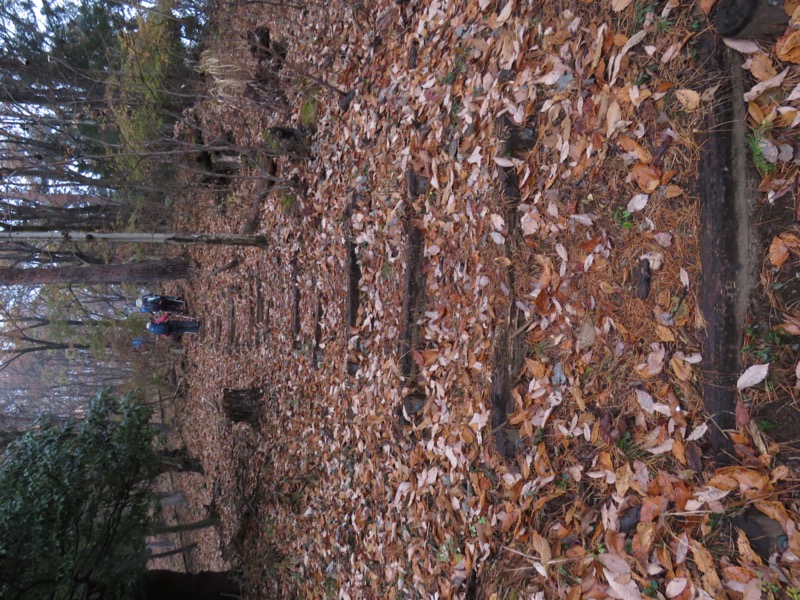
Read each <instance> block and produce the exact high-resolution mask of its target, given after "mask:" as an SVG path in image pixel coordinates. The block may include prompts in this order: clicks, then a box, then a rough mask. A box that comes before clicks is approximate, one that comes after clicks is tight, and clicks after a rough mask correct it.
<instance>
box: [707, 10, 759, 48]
mask: <svg viewBox="0 0 800 600" xmlns="http://www.w3.org/2000/svg"><path fill="white" fill-rule="evenodd" d="M706 14H708V13H706ZM722 42H723V43H724V44H725V45H726V46H727V47H728V48H733V49H734V50H736V51H737V52H741V53H742V54H753V53H754V52H761V47H760V46H759V45H758V43H757V42H755V41H753V40H737V39H735V38H723V40H722Z"/></svg>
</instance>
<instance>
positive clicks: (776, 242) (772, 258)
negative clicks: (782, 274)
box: [769, 236, 789, 268]
mask: <svg viewBox="0 0 800 600" xmlns="http://www.w3.org/2000/svg"><path fill="white" fill-rule="evenodd" d="M788 258H789V246H787V245H786V242H784V241H783V240H782V239H781V238H780V237H777V236H776V237H774V238H772V243H771V244H770V245H769V262H771V263H772V266H774V267H778V268H781V267H782V266H783V263H785V262H786V260H787V259H788Z"/></svg>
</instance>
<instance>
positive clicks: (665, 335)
mask: <svg viewBox="0 0 800 600" xmlns="http://www.w3.org/2000/svg"><path fill="white" fill-rule="evenodd" d="M656 335H657V336H658V341H659V342H674V341H675V335H674V334H673V333H672V331H670V329H669V327H665V326H664V325H659V324H656Z"/></svg>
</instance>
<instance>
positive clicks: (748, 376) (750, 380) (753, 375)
mask: <svg viewBox="0 0 800 600" xmlns="http://www.w3.org/2000/svg"><path fill="white" fill-rule="evenodd" d="M767 373H769V363H767V364H764V365H753V366H752V367H749V368H748V369H747V370H746V371H745V372H744V373H742V374H741V376H740V377H739V379H738V380H736V389H738V390H743V389H745V388H749V387H752V386H754V385H758V384H759V383H761V382H762V381H764V379H765V378H766V376H767Z"/></svg>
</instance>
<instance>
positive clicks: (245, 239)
mask: <svg viewBox="0 0 800 600" xmlns="http://www.w3.org/2000/svg"><path fill="white" fill-rule="evenodd" d="M0 240H6V241H12V242H26V243H29V244H36V243H41V242H56V241H64V240H68V241H71V242H107V243H110V244H169V245H173V246H175V245H177V246H183V245H186V244H210V245H215V246H266V245H267V244H268V243H269V236H266V235H239V234H235V233H232V234H225V233H220V234H215V233H140V232H136V233H125V232H122V233H93V232H90V231H69V230H63V231H6V232H3V233H2V234H0Z"/></svg>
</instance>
